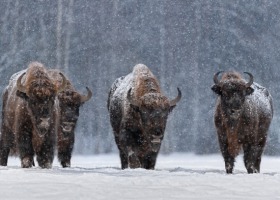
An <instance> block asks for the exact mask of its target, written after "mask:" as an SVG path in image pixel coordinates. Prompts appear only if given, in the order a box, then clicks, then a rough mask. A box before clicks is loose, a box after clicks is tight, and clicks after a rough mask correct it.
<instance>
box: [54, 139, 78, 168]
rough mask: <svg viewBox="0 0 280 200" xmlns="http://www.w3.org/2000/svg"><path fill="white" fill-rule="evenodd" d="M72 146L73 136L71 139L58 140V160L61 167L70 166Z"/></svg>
mask: <svg viewBox="0 0 280 200" xmlns="http://www.w3.org/2000/svg"><path fill="white" fill-rule="evenodd" d="M73 146H74V135H73V137H71V138H60V139H58V153H57V154H58V160H59V161H60V164H61V166H62V167H70V166H71V157H72V151H73Z"/></svg>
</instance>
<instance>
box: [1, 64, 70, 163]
mask: <svg viewBox="0 0 280 200" xmlns="http://www.w3.org/2000/svg"><path fill="white" fill-rule="evenodd" d="M60 75H61V76H62V79H63V81H62V85H61V87H59V88H57V87H56V86H55V84H54V83H53V82H52V80H51V79H50V77H49V75H48V72H47V70H46V68H45V67H44V66H43V64H41V63H38V62H32V63H30V65H29V66H28V68H27V69H26V70H23V71H20V72H18V73H16V74H14V75H13V76H12V77H11V79H10V82H9V85H8V86H7V87H6V89H5V91H4V94H3V107H2V124H1V137H0V165H2V166H6V165H7V162H8V155H9V153H10V151H11V152H14V153H18V154H19V157H20V159H21V166H22V167H24V168H27V167H32V165H33V163H34V160H33V157H34V155H36V157H37V161H38V164H39V166H40V167H42V168H50V167H51V166H52V162H53V158H54V145H55V128H56V114H57V112H56V105H55V96H56V95H57V93H58V92H59V91H61V90H63V88H64V86H65V77H64V76H63V75H62V74H60Z"/></svg>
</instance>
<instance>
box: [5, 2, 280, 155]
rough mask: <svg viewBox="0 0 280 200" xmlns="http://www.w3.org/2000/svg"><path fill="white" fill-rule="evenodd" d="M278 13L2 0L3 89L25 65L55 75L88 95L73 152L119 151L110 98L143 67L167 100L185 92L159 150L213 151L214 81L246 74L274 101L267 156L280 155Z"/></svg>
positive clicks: (223, 5) (229, 5) (189, 5)
mask: <svg viewBox="0 0 280 200" xmlns="http://www.w3.org/2000/svg"><path fill="white" fill-rule="evenodd" d="M279 10H280V4H279V3H278V1H273V0H236V1H223V0H209V1H204V0H172V1H171V0H102V1H100V0H76V1H74V0H57V1H52V0H25V1H20V0H2V1H0V47H1V48H0V80H1V81H0V92H1V91H3V89H4V88H5V87H6V85H7V84H8V81H9V78H10V76H11V75H12V74H14V73H16V72H18V71H19V70H22V69H24V68H26V67H27V65H28V63H30V62H31V61H35V60H36V61H40V62H42V63H43V64H44V65H46V66H47V67H49V68H58V69H60V70H61V71H63V72H64V73H65V74H66V75H67V76H68V77H69V78H70V80H72V82H73V84H74V86H75V87H76V89H77V90H78V91H80V92H81V93H86V89H85V87H86V86H88V87H89V88H90V89H91V90H92V91H93V97H92V99H91V100H90V101H88V102H86V103H85V104H84V105H83V107H82V108H81V109H80V118H79V121H78V127H77V129H76V143H75V152H76V153H79V154H94V153H107V152H112V151H113V152H117V148H116V145H115V142H114V138H113V134H112V129H111V126H110V123H109V116H108V111H107V107H106V102H107V96H108V92H109V89H110V86H111V84H112V83H113V82H114V80H115V79H116V78H118V77H120V76H124V75H126V74H128V73H130V72H131V71H132V68H133V66H135V65H136V64H138V63H143V64H145V65H147V66H148V67H149V68H150V69H151V70H152V72H153V73H154V74H155V75H156V76H157V77H158V79H159V81H160V83H161V86H162V90H163V92H164V93H165V95H166V96H168V97H169V98H174V97H175V96H176V95H177V89H176V88H177V87H179V88H180V89H181V90H182V94H183V98H182V100H181V101H180V102H179V103H178V104H177V107H176V108H175V109H174V110H173V112H172V113H171V115H170V116H169V120H168V124H167V129H166V133H165V138H164V143H163V145H162V148H161V152H162V153H170V152H194V153H197V154H207V153H217V152H219V148H218V142H217V137H216V132H215V128H214V123H213V112H214V108H215V101H216V95H215V94H213V92H212V91H211V89H210V88H211V86H212V85H213V75H214V73H215V72H217V71H220V70H223V71H228V70H237V71H239V72H244V71H248V72H251V73H252V74H253V75H254V78H255V81H256V82H258V83H259V84H261V85H263V86H265V87H267V88H268V90H269V91H270V92H271V94H272V96H273V99H274V119H273V122H272V125H271V128H270V132H269V138H268V144H267V147H266V152H265V153H266V154H268V155H280V144H279V143H280V140H279V135H280V129H279V122H280V120H279V118H280V110H279V105H280V101H279V97H280V88H279V85H280V67H279V64H278V62H279V59H280V21H279V20H280V12H279ZM246 78H247V77H246ZM0 104H2V102H1V103H0Z"/></svg>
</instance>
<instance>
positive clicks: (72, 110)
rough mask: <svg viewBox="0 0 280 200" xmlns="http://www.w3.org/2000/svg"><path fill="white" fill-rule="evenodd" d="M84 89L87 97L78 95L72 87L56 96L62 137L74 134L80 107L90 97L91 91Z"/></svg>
mask: <svg viewBox="0 0 280 200" xmlns="http://www.w3.org/2000/svg"><path fill="white" fill-rule="evenodd" d="M86 89H87V95H82V94H79V93H78V92H76V91H75V90H74V89H73V88H72V87H69V88H66V89H65V90H63V91H62V92H60V93H59V94H58V99H59V104H60V109H61V128H62V132H63V135H64V136H68V135H70V134H72V133H73V132H74V129H75V126H76V122H77V120H78V117H79V108H80V106H81V105H82V104H83V103H84V102H86V101H88V100H89V99H90V98H91V97H92V92H91V90H90V89H89V88H88V87H86Z"/></svg>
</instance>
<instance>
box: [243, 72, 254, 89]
mask: <svg viewBox="0 0 280 200" xmlns="http://www.w3.org/2000/svg"><path fill="white" fill-rule="evenodd" d="M244 74H248V75H249V76H250V80H249V82H248V83H246V86H247V87H250V86H251V85H252V84H253V82H254V76H253V75H252V74H251V73H249V72H244Z"/></svg>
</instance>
